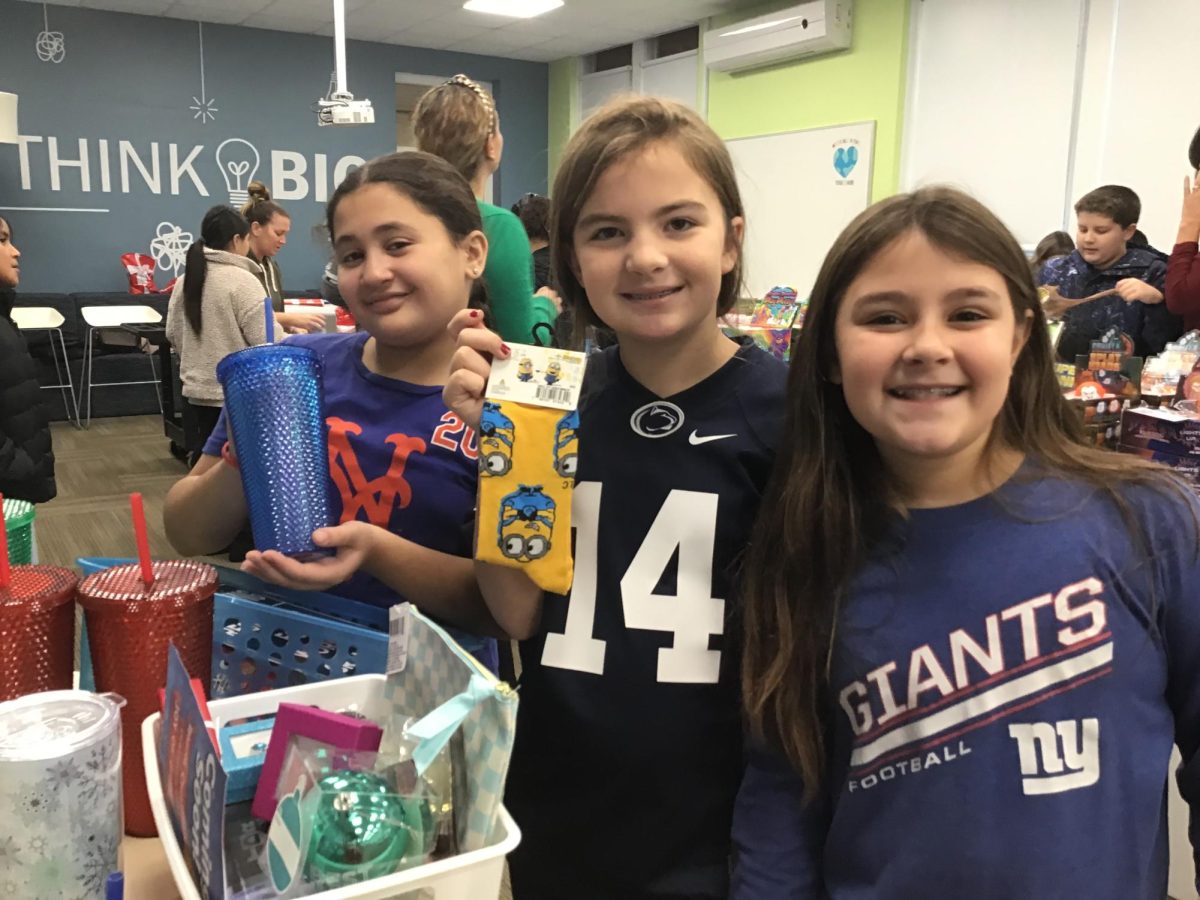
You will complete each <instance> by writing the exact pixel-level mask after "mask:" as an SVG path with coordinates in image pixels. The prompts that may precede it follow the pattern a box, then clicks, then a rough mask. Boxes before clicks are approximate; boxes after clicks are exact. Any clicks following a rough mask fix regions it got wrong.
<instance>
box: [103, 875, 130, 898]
mask: <svg viewBox="0 0 1200 900" xmlns="http://www.w3.org/2000/svg"><path fill="white" fill-rule="evenodd" d="M124 898H125V876H124V875H122V874H121V873H120V872H113V873H112V874H111V875H109V876H108V880H107V881H106V882H104V900H124Z"/></svg>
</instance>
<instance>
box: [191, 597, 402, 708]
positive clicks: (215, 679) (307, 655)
mask: <svg viewBox="0 0 1200 900" xmlns="http://www.w3.org/2000/svg"><path fill="white" fill-rule="evenodd" d="M387 644H388V636H387V635H386V634H385V633H383V632H380V631H375V630H373V629H370V628H364V627H363V626H361V625H355V624H352V623H350V622H342V621H339V620H338V619H336V618H332V617H330V616H326V615H316V614H314V613H310V612H307V611H305V610H301V609H297V608H296V607H294V606H292V605H291V604H289V603H286V602H284V601H282V600H280V599H277V598H275V597H271V596H269V595H268V596H266V597H262V596H248V595H246V594H243V593H241V592H237V593H226V592H224V591H221V592H218V593H217V595H216V597H215V598H214V599H213V655H212V697H213V698H214V699H218V698H221V697H236V696H239V695H241V694H250V693H253V692H255V691H265V690H271V689H272V688H280V687H294V686H295V685H298V684H308V683H309V682H313V681H327V680H329V679H331V678H344V677H346V676H347V675H371V674H376V673H380V672H383V671H384V670H385V668H386V666H387Z"/></svg>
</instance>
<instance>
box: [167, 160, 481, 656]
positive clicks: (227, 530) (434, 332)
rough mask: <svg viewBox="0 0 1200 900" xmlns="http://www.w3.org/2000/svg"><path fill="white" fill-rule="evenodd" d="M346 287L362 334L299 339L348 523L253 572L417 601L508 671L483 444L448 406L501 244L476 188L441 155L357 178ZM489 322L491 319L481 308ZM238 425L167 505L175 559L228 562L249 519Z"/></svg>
mask: <svg viewBox="0 0 1200 900" xmlns="http://www.w3.org/2000/svg"><path fill="white" fill-rule="evenodd" d="M326 219H327V224H328V227H329V233H330V236H331V238H332V240H333V246H334V254H335V256H334V258H335V259H336V261H337V266H338V283H339V287H340V289H341V293H342V295H343V297H344V298H345V300H346V303H347V305H348V306H349V308H350V311H351V312H352V313H353V314H354V317H355V319H356V320H357V322H358V324H359V326H360V328H361V329H362V330H361V331H359V332H357V333H354V334H313V335H301V336H296V337H292V338H289V339H288V342H289V343H295V344H297V345H299V346H302V347H308V348H311V349H312V350H314V351H315V352H316V353H317V355H318V356H319V357H320V359H321V363H322V366H323V368H324V385H325V413H326V425H327V427H328V434H329V477H330V479H331V480H332V482H333V485H334V488H335V491H334V493H335V495H336V498H335V501H334V510H333V512H334V515H335V517H337V519H338V521H339V524H338V525H336V526H334V527H332V528H322V529H319V530H318V531H316V532H314V534H313V540H314V541H315V542H316V543H317V544H318V545H319V546H322V547H328V548H331V549H334V550H336V551H337V553H336V555H335V556H331V557H328V558H324V559H321V560H319V561H316V562H307V563H302V562H298V561H296V560H294V559H290V558H288V557H285V556H283V555H282V554H280V553H278V552H276V551H273V550H271V551H267V552H265V553H259V552H258V551H251V552H250V553H248V554H247V556H246V562H245V563H244V564H243V568H244V569H245V570H246V571H248V572H251V573H253V574H255V575H258V576H259V577H262V578H265V579H267V580H269V581H273V582H276V583H278V584H282V585H285V586H287V587H292V588H298V589H300V590H310V591H320V590H332V591H333V592H334V593H337V594H340V595H342V596H345V597H349V598H351V599H354V600H361V601H363V602H366V603H372V604H376V605H378V606H384V607H388V606H392V605H393V604H395V603H399V602H401V600H403V599H404V598H408V599H411V600H412V601H413V602H414V603H416V604H417V605H418V606H419V607H420V608H421V609H422V611H424V612H428V613H430V614H432V615H434V616H436V617H438V618H441V619H445V620H446V621H448V622H450V623H452V624H454V625H456V626H459V627H460V628H462V629H466V630H467V631H469V632H471V633H469V634H468V633H463V632H456V636H457V637H458V639H459V640H460V642H461V643H463V646H464V647H466V649H467V650H469V651H471V652H473V653H475V654H476V655H477V656H478V657H479V658H480V660H481V661H483V662H485V664H487V665H490V666H491V667H492V668H493V669H494V668H495V665H496V648H495V641H493V640H491V639H483V638H479V637H476V636H475V635H479V634H488V633H493V632H495V631H496V630H497V629H496V626H495V624H494V622H493V621H492V619H491V617H490V616H489V615H488V613H487V609H486V607H485V606H484V604H483V602H482V600H481V598H480V595H479V589H478V586H477V585H476V582H475V574H474V569H473V564H472V562H471V560H470V555H471V544H470V535H471V528H470V525H471V523H472V522H473V520H474V507H475V487H476V478H477V475H476V465H477V464H476V458H477V456H478V451H477V448H476V445H475V435H474V432H472V431H471V430H470V429H468V428H466V426H465V425H464V424H463V423H462V421H460V420H459V419H458V417H457V416H455V415H454V414H453V413H451V412H450V411H449V410H447V409H446V406H445V404H444V403H443V402H442V396H441V394H442V385H443V384H444V383H445V380H446V373H447V371H448V370H449V368H450V358H451V356H452V355H453V353H454V338H453V337H452V336H451V335H450V333H449V332H448V331H447V327H446V326H447V324H448V323H449V322H450V320H451V318H452V317H453V316H454V314H455V313H457V312H459V311H464V312H465V311H466V309H467V306H468V302H469V298H470V297H471V293H472V289H473V288H474V287H475V285H476V282H477V281H478V279H479V277H480V276H481V274H482V273H483V265H484V258H485V257H486V255H487V240H486V239H485V238H484V236H483V231H482V229H481V227H480V221H479V210H478V208H477V207H476V206H475V201H474V198H473V197H472V196H471V190H470V188H469V187H468V185H467V183H466V182H465V181H463V179H462V177H461V176H460V175H459V174H458V173H457V172H455V171H454V169H453V168H451V167H450V166H449V165H448V164H447V163H446V162H445V161H444V160H441V159H438V158H437V157H434V156H430V155H429V154H426V153H397V154H392V155H390V156H383V157H380V158H379V159H376V160H373V161H372V162H370V163H368V164H366V165H364V166H362V167H360V168H358V169H355V170H353V171H352V172H351V173H350V174H349V175H347V176H346V178H345V180H344V181H343V182H342V183H341V185H340V186H339V187H338V189H337V190H336V191H335V192H334V194H333V196H332V197H331V198H330V200H329V205H328V207H327V211H326ZM472 311H473V312H476V313H478V310H472ZM226 437H227V433H226V420H225V418H224V416H222V418H221V420H220V422H219V423H218V425H217V428H216V429H215V430H214V432H213V434H212V436H211V437H210V438H209V440H208V443H207V444H205V447H204V456H203V457H202V458H201V460H200V462H199V464H198V465H197V466H196V468H195V469H193V470H192V472H191V474H190V475H188V476H187V477H185V478H183V479H182V480H180V481H179V482H177V483H176V484H175V485H174V486H173V487H172V488H171V491H170V493H169V494H168V495H167V501H166V507H165V510H164V515H163V519H164V522H165V525H166V531H167V536H168V537H169V538H170V540H171V543H172V544H173V545H174V546H175V549H176V550H178V551H179V552H180V553H182V554H184V555H187V556H194V555H203V554H207V553H215V552H218V551H219V550H220V548H222V547H224V546H226V545H227V544H228V543H229V541H230V540H231V539H232V538H233V536H234V535H235V534H236V533H237V532H238V530H239V529H240V528H241V527H242V526H243V525H244V523H245V522H246V520H247V513H246V500H245V496H244V495H243V493H242V483H241V477H240V475H239V473H238V472H237V471H236V469H237V464H236V457H234V456H233V452H232V448H231V447H230V445H229V443H228V442H227V440H226Z"/></svg>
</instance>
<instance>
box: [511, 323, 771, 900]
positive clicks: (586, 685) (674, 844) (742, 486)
mask: <svg viewBox="0 0 1200 900" xmlns="http://www.w3.org/2000/svg"><path fill="white" fill-rule="evenodd" d="M786 376H787V367H786V366H785V365H783V364H782V363H780V362H779V361H777V360H775V359H774V358H773V357H771V356H769V355H768V354H766V353H764V352H763V351H761V350H759V349H757V348H756V347H754V346H753V345H752V344H751V343H750V342H749V341H746V342H744V343H743V345H742V346H741V347H740V348H739V350H738V352H737V354H736V355H735V356H734V357H733V358H731V359H730V360H729V361H728V362H727V363H726V364H725V365H724V366H723V367H722V368H721V369H719V370H718V371H717V372H715V373H713V374H712V375H711V376H709V377H708V378H707V379H705V380H704V381H702V382H700V383H699V384H697V385H694V386H693V387H691V388H689V389H688V390H686V391H683V392H682V393H680V394H677V395H674V396H672V397H669V398H659V397H657V396H655V395H654V394H653V393H651V392H650V391H649V390H647V389H646V388H645V387H643V386H642V385H641V384H640V383H638V382H637V381H635V380H634V379H633V377H632V376H631V375H630V374H629V373H628V372H627V371H626V370H625V368H624V366H623V365H622V364H621V361H620V357H619V355H618V349H617V348H616V347H613V348H609V349H608V350H606V351H604V352H602V353H598V354H596V355H594V356H593V357H592V359H591V360H590V361H589V365H588V373H587V379H586V382H585V385H584V392H585V394H584V400H583V402H582V403H581V407H580V431H579V448H580V456H579V464H578V465H579V467H578V471H577V474H576V486H575V493H574V500H573V504H572V517H573V521H572V525H573V527H574V542H575V579H574V584H573V586H572V589H571V594H570V597H563V596H560V595H554V594H547V595H546V597H545V600H544V603H543V610H542V620H541V628H540V631H539V634H537V635H536V636H535V637H533V638H531V639H530V640H527V641H524V642H522V644H521V661H522V666H523V673H522V678H521V686H520V692H521V704H520V707H519V712H518V725H517V737H516V745H515V747H514V754H513V760H512V767H511V769H510V773H509V779H508V789H507V795H506V803H507V804H508V806H509V808H510V809H511V810H512V813H513V816H514V817H515V819H516V821H517V822H518V824H519V825H520V827H521V830H522V833H523V835H524V837H523V840H522V842H521V845H520V847H518V849H517V851H516V852H515V853H514V854H513V855H512V856H510V857H509V861H510V866H511V870H512V876H513V886H514V896H515V897H517V898H519V900H538V898H570V900H584V898H591V897H597V898H599V897H603V898H622V900H629V898H638V897H647V898H649V897H653V898H667V897H679V898H682V897H701V898H708V897H714V898H715V897H724V896H725V895H726V893H727V890H728V860H729V847H730V826H731V818H732V809H733V800H734V795H735V793H736V791H737V788H738V785H739V782H740V779H741V776H742V772H743V755H742V748H743V741H742V724H741V715H740V706H739V696H740V693H739V688H738V678H739V672H738V665H739V659H738V656H739V654H738V647H737V644H738V635H737V634H736V631H735V621H736V619H737V618H738V616H736V615H735V613H736V610H735V602H736V601H735V574H736V569H737V566H738V564H739V562H740V559H741V556H742V553H743V551H744V549H745V547H746V543H747V541H748V539H749V535H750V531H751V527H752V525H753V523H754V519H755V516H756V514H757V511H758V506H759V502H760V500H761V498H762V493H763V489H764V487H765V485H766V482H767V478H768V476H769V474H770V470H771V466H772V462H773V459H774V455H775V445H776V440H777V437H778V434H779V432H780V431H781V426H782V423H783V418H784V393H785V382H786Z"/></svg>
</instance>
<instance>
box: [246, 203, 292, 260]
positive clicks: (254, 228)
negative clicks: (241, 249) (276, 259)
mask: <svg viewBox="0 0 1200 900" xmlns="http://www.w3.org/2000/svg"><path fill="white" fill-rule="evenodd" d="M291 230H292V220H291V219H289V218H288V217H287V216H285V215H283V214H282V213H275V215H273V216H271V218H270V219H268V220H267V224H265V225H259V224H258V223H257V222H252V223H251V224H250V249H252V250H253V251H254V255H255V256H257V257H258V258H259V259H266V258H267V257H269V256H275V255H277V254H278V253H279V251H280V250H282V249H283V245H284V244H286V243H287V236H288V232H289V231H291Z"/></svg>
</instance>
